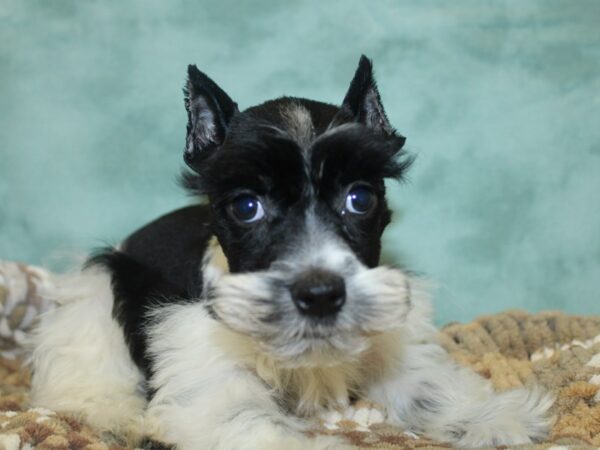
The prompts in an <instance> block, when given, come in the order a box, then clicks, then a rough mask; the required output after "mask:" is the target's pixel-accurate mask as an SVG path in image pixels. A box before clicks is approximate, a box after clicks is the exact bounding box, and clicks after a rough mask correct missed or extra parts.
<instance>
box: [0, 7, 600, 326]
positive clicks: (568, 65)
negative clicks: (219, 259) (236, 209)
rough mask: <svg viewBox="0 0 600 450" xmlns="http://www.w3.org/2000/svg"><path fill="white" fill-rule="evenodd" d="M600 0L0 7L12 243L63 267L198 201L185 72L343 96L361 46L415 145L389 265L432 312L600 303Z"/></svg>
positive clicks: (2, 172) (0, 215) (1, 199)
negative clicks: (424, 283) (414, 285)
mask: <svg viewBox="0 0 600 450" xmlns="http://www.w3.org/2000/svg"><path fill="white" fill-rule="evenodd" d="M599 24H600V2H598V1H594V0H591V1H583V0H580V1H573V0H564V1H555V0H540V1H524V0H515V1H512V2H509V1H494V2H491V1H481V0H473V1H447V2H434V1H423V0H415V1H407V2H399V1H377V2H365V1H348V0H345V1H337V2H325V1H297V2H283V1H279V2H276V1H271V0H261V1H257V2H242V1H220V2H202V1H196V2H191V1H190V2H173V1H169V2H167V1H158V0H138V1H119V2H117V1H108V0H107V1H102V2H100V1H53V2H48V1H24V0H0V257H1V258H5V259H16V260H22V261H27V262H31V263H36V264H46V265H49V266H50V267H53V268H60V267H62V265H63V263H61V261H64V256H65V255H72V254H78V253H79V254H81V253H84V252H86V251H88V250H89V249H91V248H94V247H97V246H100V245H103V244H105V243H107V242H108V243H116V242H118V241H119V239H120V238H121V237H123V236H124V235H126V234H127V233H129V232H130V231H132V230H133V229H134V228H136V227H137V226H139V225H141V224H143V223H144V222H146V221H148V220H150V219H152V218H154V217H156V216H157V215H159V214H161V213H164V212H167V211H169V210H171V209H174V208H177V207H179V206H182V205H185V204H187V203H188V202H190V201H191V200H190V199H189V198H186V196H185V195H184V194H183V193H182V191H181V190H180V189H179V188H178V187H177V184H176V181H175V180H176V174H177V173H178V171H179V169H180V168H181V167H182V166H183V163H182V161H181V160H182V158H181V153H182V148H183V143H184V131H185V121H186V119H185V114H184V109H183V102H182V94H181V87H182V86H183V81H184V76H185V67H186V65H187V64H188V63H196V64H198V66H199V67H200V68H201V69H203V70H205V71H206V72H208V73H209V74H210V76H212V77H213V78H214V79H215V80H216V81H217V82H218V83H219V84H220V85H221V86H223V87H224V88H225V90H226V91H227V92H228V93H229V94H230V95H231V96H232V97H233V98H234V99H235V100H237V101H238V102H239V104H240V106H242V107H246V106H250V105H252V104H255V103H257V102H260V101H262V100H264V99H268V98H270V97H273V96H278V95H281V94H290V95H296V96H306V97H309V98H315V99H320V100H324V101H329V102H335V103H339V102H340V101H341V99H342V98H343V95H344V93H345V91H346V89H347V87H348V84H349V81H350V79H351V77H352V74H353V71H354V69H355V67H356V64H357V62H358V57H359V55H360V54H361V53H363V52H364V53H366V54H367V55H368V56H369V57H371V58H373V59H374V62H375V68H376V72H377V78H378V81H379V86H380V90H381V94H382V97H383V100H384V104H385V105H386V107H387V110H388V113H389V116H390V119H391V121H392V123H393V124H395V125H396V126H397V128H398V129H399V130H400V131H401V132H402V133H403V134H405V135H406V136H407V137H408V142H407V148H408V149H409V150H410V151H412V152H414V153H416V154H417V155H418V160H417V163H416V165H415V166H414V169H413V170H412V172H411V174H410V177H409V183H407V184H404V185H401V186H397V185H391V186H390V201H391V203H392V205H393V207H394V209H395V210H396V211H397V213H396V215H395V220H394V223H393V225H392V226H390V228H389V229H388V231H387V232H386V235H385V248H386V251H385V259H386V260H387V261H392V262H395V263H401V264H403V265H405V266H407V267H410V268H412V269H414V270H416V271H418V272H420V273H423V274H425V275H426V276H427V277H428V278H430V279H431V280H433V282H434V284H435V285H436V286H437V288H436V289H435V290H434V300H435V304H436V308H437V321H438V323H445V322H447V321H451V320H461V321H465V320H470V319H472V318H473V317H475V316H476V315H479V314H482V313H488V312H495V311H500V310H503V309H506V308H513V307H518V308H525V309H527V310H530V311H537V310H540V309H550V308H551V309H557V308H558V309H563V310H566V311H570V312H574V313H594V314H598V313H600V298H599V297H600V296H599V295H598V291H599V289H600V201H599V200H598V196H599V194H600V31H599V30H600V28H599V26H600V25H599Z"/></svg>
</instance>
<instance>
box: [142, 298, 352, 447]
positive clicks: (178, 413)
mask: <svg viewBox="0 0 600 450" xmlns="http://www.w3.org/2000/svg"><path fill="white" fill-rule="evenodd" d="M154 320H155V325H154V326H153V327H152V328H151V329H150V339H151V340H150V351H151V354H152V355H153V361H154V369H155V372H154V376H153V378H152V381H151V385H152V387H153V389H155V395H154V397H153V399H152V400H151V402H150V404H149V409H148V416H147V420H148V424H150V426H151V427H152V424H155V426H154V432H153V436H155V437H156V438H158V439H160V440H162V441H164V442H172V443H174V444H176V446H177V448H178V450H196V449H200V448H202V449H213V450H228V449H231V450H234V449H235V450H269V449H272V450H281V449H285V450H304V449H314V450H317V449H318V450H325V449H332V450H333V449H344V448H346V446H345V445H344V444H343V442H341V441H340V440H338V439H335V438H332V437H327V436H322V437H317V438H309V437H308V436H307V435H305V434H304V433H303V431H304V430H305V428H306V424H304V423H303V422H302V421H301V420H300V419H297V418H294V417H292V416H290V415H289V414H286V413H285V412H284V411H282V409H281V407H280V406H279V405H278V404H277V402H276V401H275V400H274V398H273V397H272V395H271V392H270V391H269V389H268V387H267V386H266V385H265V384H264V383H263V382H261V381H260V380H259V379H258V377H257V376H256V374H255V373H253V371H252V369H251V368H249V367H245V364H244V363H243V361H244V360H245V358H244V353H245V352H252V351H253V350H252V346H253V345H254V343H253V342H251V341H249V340H248V338H246V337H243V336H241V335H238V334H236V333H234V332H232V331H230V330H228V329H227V328H225V327H224V326H223V325H222V324H221V323H219V322H217V321H215V320H214V319H212V318H210V317H209V316H208V314H207V313H206V311H205V309H204V307H203V306H202V305H201V304H188V305H178V306H172V307H166V308H163V309H161V310H159V311H158V312H157V313H156V315H155V317H154Z"/></svg>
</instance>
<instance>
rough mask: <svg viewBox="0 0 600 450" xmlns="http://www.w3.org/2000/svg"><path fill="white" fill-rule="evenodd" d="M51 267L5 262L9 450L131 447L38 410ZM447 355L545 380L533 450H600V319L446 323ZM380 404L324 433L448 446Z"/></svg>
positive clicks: (341, 416) (2, 389) (335, 419)
mask: <svg viewBox="0 0 600 450" xmlns="http://www.w3.org/2000/svg"><path fill="white" fill-rule="evenodd" d="M50 286H51V280H50V277H49V275H48V274H47V273H45V272H44V271H43V270H40V269H37V268H33V267H30V266H25V265H17V264H14V263H6V262H4V263H3V262H0V350H1V352H0V355H2V356H0V450H3V449H6V450H18V449H32V448H36V449H49V450H50V449H52V450H67V449H68V450H70V449H75V450H79V449H82V450H84V449H85V450H100V449H103V450H106V449H114V450H117V449H119V450H120V449H126V447H124V446H123V445H122V444H119V441H118V439H116V438H115V437H114V436H99V435H98V434H97V433H95V432H94V430H92V429H90V428H89V427H88V426H86V425H85V424H84V423H82V422H81V421H79V420H77V419H76V418H74V417H71V416H69V415H65V414H57V413H55V412H53V411H48V410H44V409H36V408H29V407H28V404H27V400H28V386H29V384H28V383H29V375H28V373H27V371H26V370H24V369H23V368H22V366H21V364H20V352H19V349H20V343H21V342H22V336H23V335H22V331H23V330H24V329H26V328H27V327H29V326H30V325H31V323H32V321H33V320H34V318H35V316H36V314H37V313H39V312H41V311H43V310H45V309H47V308H49V307H51V302H50V300H49V299H48V298H47V297H46V296H45V295H46V293H47V292H48V289H49V288H50ZM440 336H441V340H442V343H443V345H444V346H445V347H446V349H447V350H448V351H449V352H450V353H451V354H452V355H453V356H454V358H456V360H458V361H459V362H460V363H463V364H466V365H468V366H471V367H472V368H473V369H474V370H476V371H477V372H478V373H480V374H481V375H482V376H484V377H486V378H489V379H491V381H492V383H493V384H494V386H495V387H496V388H497V389H498V390H504V389H509V388H512V387H515V386H521V385H529V384H533V383H537V384H540V385H542V386H544V387H546V388H547V389H549V390H551V391H553V392H554V393H555V394H556V396H557V402H556V404H555V406H554V414H555V416H556V423H555V425H554V427H553V430H552V434H551V436H550V438H549V440H548V442H545V443H540V444H536V445H526V446H520V447H517V448H523V449H549V448H553V447H554V450H564V449H565V448H567V447H568V448H569V449H573V450H576V449H600V317H598V316H590V317H576V316H567V315H565V314H561V313H558V312H548V313H540V314H527V313H525V312H520V311H510V312H506V313H503V314H497V315H493V316H487V317H482V318H480V319H478V320H477V321H475V322H472V323H469V324H466V325H461V324H451V325H448V326H446V327H445V328H444V329H443V330H442V332H441V334H440ZM382 420H383V415H382V413H381V412H380V411H379V410H378V409H377V406H376V405H371V404H368V403H366V402H360V403H358V404H357V405H355V407H354V408H352V409H351V410H348V411H344V412H340V413H337V412H332V413H331V414H330V415H329V416H328V417H326V418H325V419H324V421H323V423H322V426H321V428H319V429H315V433H324V434H341V435H344V436H345V437H346V438H347V439H348V440H350V441H351V442H352V443H353V444H354V445H356V446H357V448H379V449H413V448H424V449H427V448H432V449H433V448H437V449H439V448H447V447H448V446H446V445H443V444H440V443H435V442H432V441H430V440H427V439H425V438H423V437H420V436H416V435H414V434H411V433H405V432H404V431H403V430H401V429H398V428H397V427H393V426H390V425H387V424H385V423H384V422H382Z"/></svg>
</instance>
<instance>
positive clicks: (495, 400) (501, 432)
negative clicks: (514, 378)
mask: <svg viewBox="0 0 600 450" xmlns="http://www.w3.org/2000/svg"><path fill="white" fill-rule="evenodd" d="M553 403H554V397H553V396H552V395H549V394H548V393H545V392H543V391H542V390H540V389H534V390H531V391H528V390H526V389H515V390H512V391H507V392H502V393H500V394H496V395H495V396H494V397H492V398H491V399H490V400H489V401H487V402H485V403H484V404H482V405H481V410H479V411H476V410H475V411H474V413H475V414H473V415H471V416H470V418H469V419H465V420H462V421H456V422H451V424H450V425H449V426H448V427H447V429H446V430H444V433H443V434H445V435H446V436H444V437H445V438H446V439H445V440H447V441H449V442H451V443H452V444H454V445H456V446H457V447H483V446H498V445H515V444H525V443H529V442H532V441H539V440H542V439H544V438H545V437H546V436H547V434H548V432H549V431H550V428H551V426H552V422H553V419H552V418H551V417H550V415H549V409H550V407H551V406H552V404H553Z"/></svg>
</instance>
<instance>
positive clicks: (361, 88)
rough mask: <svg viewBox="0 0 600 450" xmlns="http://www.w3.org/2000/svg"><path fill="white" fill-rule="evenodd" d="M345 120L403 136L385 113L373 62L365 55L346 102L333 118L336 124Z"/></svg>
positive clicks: (389, 134)
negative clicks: (397, 132) (397, 131)
mask: <svg viewBox="0 0 600 450" xmlns="http://www.w3.org/2000/svg"><path fill="white" fill-rule="evenodd" d="M344 122H359V123H362V124H363V125H365V126H367V127H368V128H371V129H372V130H374V131H376V132H377V133H381V134H383V135H384V136H394V137H396V138H398V137H401V136H399V135H397V134H396V130H395V129H394V127H392V125H391V124H390V121H389V120H388V118H387V116H386V114H385V109H384V108H383V104H382V103H381V97H380V95H379V91H378V90H377V83H376V82H375V77H374V76H373V63H372V62H371V60H369V58H367V57H366V56H365V55H362V56H361V57H360V61H359V62H358V68H357V69H356V72H355V73H354V78H353V79H352V82H351V83H350V88H349V89H348V92H347V93H346V96H345V97H344V102H343V103H342V106H341V108H340V111H339V113H338V114H337V115H336V116H335V118H334V119H333V124H334V125H339V124H341V123H344Z"/></svg>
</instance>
